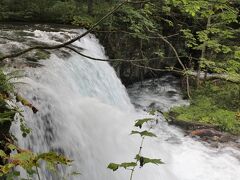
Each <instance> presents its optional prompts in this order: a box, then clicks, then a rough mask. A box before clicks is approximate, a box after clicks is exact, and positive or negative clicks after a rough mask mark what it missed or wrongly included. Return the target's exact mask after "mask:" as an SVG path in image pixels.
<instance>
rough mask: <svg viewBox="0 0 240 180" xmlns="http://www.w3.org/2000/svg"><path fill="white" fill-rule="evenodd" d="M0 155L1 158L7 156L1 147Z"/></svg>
mask: <svg viewBox="0 0 240 180" xmlns="http://www.w3.org/2000/svg"><path fill="white" fill-rule="evenodd" d="M0 157H1V158H5V157H7V155H6V153H5V152H4V151H3V150H1V149H0Z"/></svg>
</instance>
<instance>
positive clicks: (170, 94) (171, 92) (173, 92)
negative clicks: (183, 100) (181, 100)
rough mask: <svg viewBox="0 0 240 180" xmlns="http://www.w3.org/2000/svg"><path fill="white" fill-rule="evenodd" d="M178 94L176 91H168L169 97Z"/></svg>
mask: <svg viewBox="0 0 240 180" xmlns="http://www.w3.org/2000/svg"><path fill="white" fill-rule="evenodd" d="M176 94H177V92H176V91H167V92H166V96H167V97H169V98H171V97H173V96H175V95H176Z"/></svg>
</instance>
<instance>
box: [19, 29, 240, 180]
mask: <svg viewBox="0 0 240 180" xmlns="http://www.w3.org/2000/svg"><path fill="white" fill-rule="evenodd" d="M34 34H35V37H31V38H34V39H37V40H38V41H42V42H49V43H57V41H56V37H57V39H63V38H65V35H64V34H63V33H60V32H43V31H39V30H36V31H34ZM65 34H67V35H69V36H73V35H72V34H70V33H65ZM74 45H75V46H77V47H79V48H81V49H83V50H82V53H84V54H86V55H89V56H92V57H96V58H103V59H106V58H107V57H106V56H105V53H104V48H103V47H102V46H101V45H100V44H99V42H98V40H97V39H96V38H95V37H94V36H93V35H88V36H85V37H84V38H82V39H81V40H80V41H77V42H75V43H74ZM70 53H71V56H70V57H63V56H61V55H59V54H58V52H54V53H52V54H51V56H50V58H49V59H48V60H42V61H40V63H41V64H42V65H43V66H42V67H39V68H31V67H26V68H25V73H26V77H25V78H24V79H21V81H23V82H25V83H26V84H24V85H21V86H20V87H19V91H20V93H21V95H23V96H24V97H26V98H27V99H28V100H29V101H31V102H32V103H33V104H34V105H35V106H36V107H37V108H38V109H39V112H38V113H37V114H33V113H32V111H31V110H30V109H28V108H25V107H23V108H24V115H25V117H26V121H27V124H28V126H29V127H30V128H31V129H32V133H31V135H29V136H28V137H27V138H22V137H21V135H20V132H19V131H17V129H16V127H14V133H15V134H16V135H17V137H18V139H19V145H20V146H22V147H25V148H29V149H32V150H33V151H34V152H47V151H52V150H54V151H57V152H60V153H63V154H64V155H66V156H67V157H69V158H70V159H73V160H74V162H73V164H74V165H73V167H71V168H68V171H69V172H71V171H79V172H80V173H81V175H80V176H76V177H75V176H73V177H72V179H80V180H124V179H125V180H127V179H129V171H126V170H119V171H117V172H112V171H111V170H109V169H107V165H108V163H110V162H116V163H121V162H130V161H133V158H134V157H135V155H136V153H137V151H138V148H139V145H140V138H139V137H138V136H130V132H131V130H132V128H133V124H134V120H135V119H137V118H142V117H146V116H149V115H147V113H144V112H143V111H141V110H140V111H136V110H135V109H134V107H133V105H132V104H131V102H130V99H129V97H128V94H127V91H126V89H125V87H124V86H123V85H122V84H121V82H120V80H119V79H118V77H117V76H116V73H115V71H114V69H113V68H112V67H111V66H110V65H109V64H108V63H107V62H97V61H93V60H89V59H87V58H84V57H81V56H80V55H77V54H76V53H74V52H70ZM138 88H139V86H138ZM172 88H174V87H172ZM132 92H133V93H134V92H135V96H136V92H137V94H141V90H139V91H137V90H136V89H134V91H132ZM148 92H149V91H148ZM133 97H134V96H133ZM153 97H154V99H156V98H157V97H156V96H153ZM141 98H142V99H143V101H144V97H138V100H139V101H141ZM148 98H149V97H148ZM145 99H146V97H145ZM159 101H161V100H159ZM176 101H177V102H179V101H182V100H181V99H177V100H176ZM165 105H166V103H165ZM167 105H168V104H167ZM159 118H160V119H163V117H159ZM154 131H155V133H156V134H157V135H158V138H154V139H152V138H150V139H146V141H145V142H144V148H143V153H144V155H146V156H148V157H150V158H161V159H162V160H163V161H164V162H165V163H166V164H164V165H160V166H153V165H146V166H145V167H143V168H137V169H136V172H135V176H134V178H135V180H202V179H205V180H236V178H235V177H240V172H239V167H240V163H239V160H238V159H237V158H236V157H235V154H236V153H232V152H233V150H232V149H231V148H230V149H227V150H225V149H224V150H222V152H221V151H219V150H215V149H211V148H208V147H206V146H204V145H203V144H201V143H200V142H196V141H193V140H192V139H191V138H188V137H184V135H183V133H182V132H181V130H179V129H178V128H176V127H170V126H168V125H167V123H166V122H164V121H161V122H160V123H159V124H158V126H157V127H156V128H155V130H154ZM171 139H174V141H171ZM229 152H231V153H229ZM232 154H234V155H232ZM66 171H67V170H65V169H62V170H61V171H60V172H59V173H60V174H62V175H63V174H65V173H66ZM41 176H42V179H46V180H51V179H58V178H56V177H52V176H51V175H50V174H48V173H47V172H46V171H44V170H42V172H41Z"/></svg>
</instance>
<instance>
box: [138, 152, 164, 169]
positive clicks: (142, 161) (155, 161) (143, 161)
mask: <svg viewBox="0 0 240 180" xmlns="http://www.w3.org/2000/svg"><path fill="white" fill-rule="evenodd" d="M135 159H137V160H138V161H139V162H140V166H141V167H142V166H143V165H144V164H147V163H152V164H155V165H159V164H164V163H163V162H162V161H161V159H150V158H147V157H143V156H139V155H137V156H136V157H135Z"/></svg>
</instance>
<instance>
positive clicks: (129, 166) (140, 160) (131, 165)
mask: <svg viewBox="0 0 240 180" xmlns="http://www.w3.org/2000/svg"><path fill="white" fill-rule="evenodd" d="M153 122H157V121H156V120H155V119H153V118H144V119H138V120H136V122H135V125H134V126H135V127H137V128H140V129H141V128H142V126H143V125H144V124H146V123H153ZM150 129H152V127H150V128H149V130H150ZM149 130H148V131H147V130H144V131H142V132H140V131H132V132H131V134H139V135H140V136H141V139H142V140H141V145H140V147H139V152H138V153H137V155H136V156H135V158H134V159H135V162H124V163H120V164H117V163H110V164H109V165H108V168H109V169H111V170H113V171H116V170H118V169H119V168H124V169H126V170H130V171H131V175H130V180H132V179H133V174H134V170H135V168H136V167H137V166H138V164H139V166H140V167H143V166H144V165H145V164H147V163H150V164H155V165H159V164H163V162H162V161H161V160H160V159H151V158H148V157H144V156H142V155H141V154H142V148H143V142H144V139H145V138H146V137H157V136H156V135H155V134H154V133H152V132H150V131H149Z"/></svg>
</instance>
